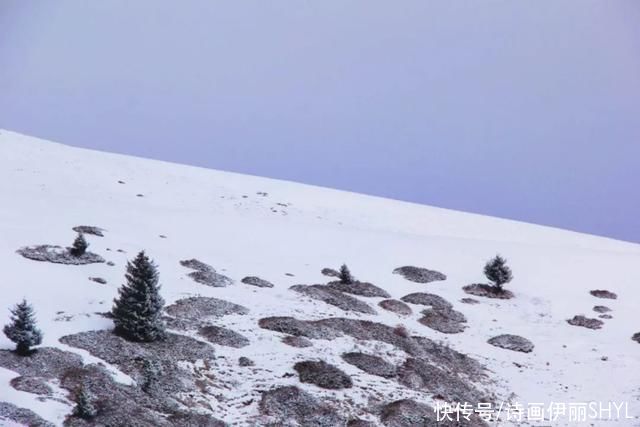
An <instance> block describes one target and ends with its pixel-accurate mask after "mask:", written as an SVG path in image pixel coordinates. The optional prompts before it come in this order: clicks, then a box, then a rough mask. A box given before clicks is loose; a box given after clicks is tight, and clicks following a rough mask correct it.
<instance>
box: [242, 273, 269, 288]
mask: <svg viewBox="0 0 640 427" xmlns="http://www.w3.org/2000/svg"><path fill="white" fill-rule="evenodd" d="M241 282H242V283H244V284H245V285H251V286H257V287H259V288H273V283H271V282H269V281H266V280H264V279H261V278H259V277H256V276H248V277H245V278H244V279H242V280H241Z"/></svg>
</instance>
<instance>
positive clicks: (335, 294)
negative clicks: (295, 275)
mask: <svg viewBox="0 0 640 427" xmlns="http://www.w3.org/2000/svg"><path fill="white" fill-rule="evenodd" d="M289 289H291V290H293V291H295V292H299V293H301V294H303V295H306V296H308V297H310V298H313V299H317V300H320V301H324V302H326V303H327V304H330V305H333V306H336V307H338V308H340V309H341V310H344V311H355V312H358V313H364V314H377V312H376V311H375V310H374V309H373V308H372V307H371V306H370V305H369V304H367V303H366V302H364V301H360V300H359V299H357V298H354V297H352V296H350V295H346V294H344V293H342V292H340V291H337V290H335V289H333V288H331V287H329V286H326V285H311V286H306V285H294V286H292V287H291V288H289Z"/></svg>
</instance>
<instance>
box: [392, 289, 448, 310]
mask: <svg viewBox="0 0 640 427" xmlns="http://www.w3.org/2000/svg"><path fill="white" fill-rule="evenodd" d="M400 299H401V300H402V301H404V302H408V303H410V304H418V305H429V306H431V307H433V308H438V309H440V308H442V309H446V308H451V307H453V305H451V303H450V302H449V301H447V300H446V299H444V298H442V297H441V296H440V295H436V294H427V293H424V292H414V293H412V294H409V295H405V296H403V297H402V298H400Z"/></svg>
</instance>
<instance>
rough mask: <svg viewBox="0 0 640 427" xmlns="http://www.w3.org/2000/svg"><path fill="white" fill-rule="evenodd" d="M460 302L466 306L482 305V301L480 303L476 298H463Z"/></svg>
mask: <svg viewBox="0 0 640 427" xmlns="http://www.w3.org/2000/svg"><path fill="white" fill-rule="evenodd" d="M460 302H461V303H464V304H472V305H473V304H480V301H478V300H477V299H474V298H462V299H461V300H460Z"/></svg>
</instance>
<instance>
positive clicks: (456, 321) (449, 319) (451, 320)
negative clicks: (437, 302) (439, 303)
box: [418, 308, 467, 334]
mask: <svg viewBox="0 0 640 427" xmlns="http://www.w3.org/2000/svg"><path fill="white" fill-rule="evenodd" d="M422 315H423V316H422V318H420V319H419V320H418V322H420V323H421V324H423V325H425V326H427V327H429V328H431V329H433V330H435V331H438V332H442V333H443V334H459V333H461V332H464V330H465V326H464V325H463V323H466V322H467V319H466V317H465V316H464V314H462V313H460V312H459V311H456V310H454V309H452V308H438V309H435V308H434V309H429V310H424V311H423V312H422Z"/></svg>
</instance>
